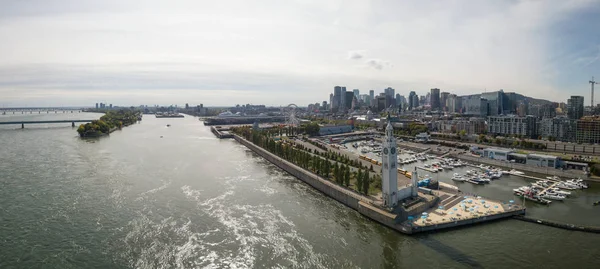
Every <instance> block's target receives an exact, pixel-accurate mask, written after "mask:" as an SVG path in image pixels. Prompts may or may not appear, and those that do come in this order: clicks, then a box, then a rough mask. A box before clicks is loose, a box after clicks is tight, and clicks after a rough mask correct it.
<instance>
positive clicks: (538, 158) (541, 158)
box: [525, 154, 561, 168]
mask: <svg viewBox="0 0 600 269" xmlns="http://www.w3.org/2000/svg"><path fill="white" fill-rule="evenodd" d="M525 164H527V165H529V166H537V167H551V168H558V167H560V166H561V163H560V158H559V157H557V156H552V155H541V154H527V161H526V162H525Z"/></svg>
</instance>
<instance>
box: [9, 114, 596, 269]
mask: <svg viewBox="0 0 600 269" xmlns="http://www.w3.org/2000/svg"><path fill="white" fill-rule="evenodd" d="M99 116H100V115H99V114H87V113H86V114H84V113H74V114H72V115H71V114H64V115H60V114H56V115H5V116H0V121H12V120H20V119H33V118H35V119H38V120H51V119H67V118H69V119H76V118H77V119H83V118H97V117H99ZM166 124H171V127H166ZM161 136H162V138H161ZM486 187H487V186H486ZM598 210H600V208H598ZM586 212H587V211H586ZM591 214H596V215H597V214H600V211H595V213H591ZM595 224H596V225H598V223H595ZM598 242H600V235H597V234H585V233H581V232H571V231H564V230H559V229H554V228H550V227H545V226H540V225H535V224H531V223H525V222H520V221H516V220H504V221H497V222H492V223H488V224H484V225H477V226H472V227H468V228H461V229H454V230H449V231H444V232H439V233H431V234H423V235H416V236H405V235H402V234H399V233H397V232H394V231H392V230H390V229H387V228H385V227H382V226H381V225H379V224H377V223H375V222H373V221H370V220H368V219H366V218H364V217H362V216H361V215H359V214H358V213H357V212H355V211H353V210H351V209H349V208H347V207H345V206H343V205H341V204H339V203H337V202H335V201H334V200H332V199H330V198H328V197H325V196H324V195H323V194H321V193H320V192H318V191H315V190H313V189H312V188H310V187H309V186H307V185H306V184H304V183H302V182H301V181H299V180H297V179H295V178H293V177H291V176H289V175H287V174H286V173H284V172H282V171H281V170H280V169H278V168H277V167H275V166H274V165H272V164H270V163H269V162H267V161H265V160H264V159H262V158H260V157H259V156H257V155H256V154H254V153H253V152H251V151H250V150H248V149H247V148H245V147H244V146H242V145H240V144H238V143H237V142H235V141H233V140H218V139H216V138H215V137H214V136H213V134H212V133H211V132H210V131H209V129H208V128H207V127H205V126H203V125H202V123H201V122H200V121H198V120H197V119H195V118H191V117H186V118H182V119H156V118H154V117H153V116H144V118H143V121H142V122H141V123H139V124H135V125H132V126H130V127H126V128H124V129H123V130H122V131H117V132H114V133H112V134H111V135H110V137H104V138H99V139H93V140H83V139H80V138H78V137H77V133H76V132H75V129H73V128H71V127H70V124H63V125H61V124H50V125H41V126H36V125H26V126H25V129H20V126H1V127H0V268H231V267H235V268H270V267H278V268H293V267H298V268H408V267H413V268H540V267H543V268H597V267H598V266H599V265H600V255H599V254H600V250H599V249H598Z"/></svg>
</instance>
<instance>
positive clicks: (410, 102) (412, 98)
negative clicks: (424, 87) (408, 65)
mask: <svg viewBox="0 0 600 269" xmlns="http://www.w3.org/2000/svg"><path fill="white" fill-rule="evenodd" d="M415 101H416V103H418V102H419V97H417V93H415V91H411V92H410V93H409V94H408V110H413V109H414V108H415V107H417V106H418V105H416V103H415Z"/></svg>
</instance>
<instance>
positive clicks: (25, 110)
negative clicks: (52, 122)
mask: <svg viewBox="0 0 600 269" xmlns="http://www.w3.org/2000/svg"><path fill="white" fill-rule="evenodd" d="M82 111H83V109H82V108H73V107H5V108H0V112H2V113H0V114H2V115H6V114H35V113H38V114H42V113H44V112H45V113H46V114H50V113H52V112H54V113H55V114H57V113H73V112H77V113H81V112H82Z"/></svg>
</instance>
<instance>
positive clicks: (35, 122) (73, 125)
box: [0, 120, 93, 128]
mask: <svg viewBox="0 0 600 269" xmlns="http://www.w3.org/2000/svg"><path fill="white" fill-rule="evenodd" d="M91 121H93V120H39V121H0V125H9V124H21V128H25V124H44V123H68V122H70V123H71V127H75V123H76V122H91Z"/></svg>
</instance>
